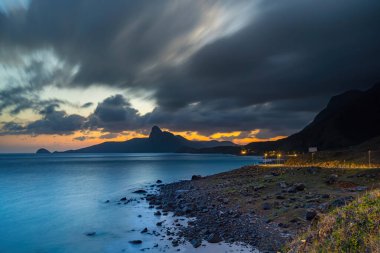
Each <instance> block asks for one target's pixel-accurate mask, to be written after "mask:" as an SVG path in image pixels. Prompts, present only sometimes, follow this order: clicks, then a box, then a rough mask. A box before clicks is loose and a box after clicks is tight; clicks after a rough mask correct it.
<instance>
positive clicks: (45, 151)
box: [36, 148, 51, 154]
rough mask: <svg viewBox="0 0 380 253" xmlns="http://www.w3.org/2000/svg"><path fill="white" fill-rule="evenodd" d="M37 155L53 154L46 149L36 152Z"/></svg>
mask: <svg viewBox="0 0 380 253" xmlns="http://www.w3.org/2000/svg"><path fill="white" fill-rule="evenodd" d="M36 154H51V153H50V151H49V150H47V149H46V148H40V149H39V150H37V151H36Z"/></svg>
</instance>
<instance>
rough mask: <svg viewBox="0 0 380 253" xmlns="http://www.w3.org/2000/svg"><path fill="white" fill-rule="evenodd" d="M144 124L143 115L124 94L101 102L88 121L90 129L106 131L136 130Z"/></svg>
mask: <svg viewBox="0 0 380 253" xmlns="http://www.w3.org/2000/svg"><path fill="white" fill-rule="evenodd" d="M142 125H143V124H142V117H140V115H139V114H138V111H137V110H136V109H134V108H132V107H131V104H130V103H129V102H128V101H127V100H126V99H125V98H124V97H123V96H122V95H115V96H111V97H109V98H106V99H105V100H104V101H102V102H101V103H99V104H98V105H97V107H96V109H95V111H94V113H92V114H91V115H90V116H89V119H88V123H87V126H88V127H89V128H90V129H103V130H104V131H106V132H119V131H123V130H135V129H138V128H140V127H141V126H142Z"/></svg>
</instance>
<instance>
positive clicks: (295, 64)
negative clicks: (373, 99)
mask: <svg viewBox="0 0 380 253" xmlns="http://www.w3.org/2000/svg"><path fill="white" fill-rule="evenodd" d="M244 10H246V11H244ZM379 11H380V2H377V1H370V2H368V1H356V0H337V1H329V0H321V1H304V0H286V1H274V2H273V1H239V2H236V1H217V2H205V1H196V2H194V1H179V2H176V3H173V2H172V1H157V2H153V3H152V2H151V1H122V0H116V1H113V2H112V4H110V3H108V2H106V1H100V0H93V1H87V0H66V1H54V2H53V1H49V0H32V1H31V2H30V4H29V5H28V6H27V7H25V8H20V9H19V10H17V11H12V12H9V13H3V12H1V11H0V56H1V60H0V61H1V62H2V63H3V64H6V65H7V66H8V65H12V66H14V67H15V68H17V67H20V66H21V67H22V69H24V71H23V74H22V76H24V77H25V78H23V79H22V80H21V84H18V85H11V84H7V85H6V89H2V90H0V112H4V110H5V109H9V108H11V114H14V115H17V114H18V113H19V112H20V111H22V110H25V109H27V108H33V109H34V110H41V109H42V108H44V107H46V106H47V105H49V104H51V103H54V101H40V99H39V96H38V91H39V90H41V89H43V87H46V86H49V85H50V86H57V87H65V88H79V87H90V86H95V85H97V86H103V87H113V88H114V87H117V88H119V89H120V90H122V91H125V92H133V91H136V90H139V91H142V92H144V91H147V92H149V94H152V95H151V97H152V99H153V100H154V101H155V102H156V104H157V107H156V108H155V109H154V111H153V112H151V113H148V114H146V115H144V116H141V115H139V114H138V112H137V110H136V109H135V108H133V107H132V106H131V105H130V103H129V102H128V101H127V100H126V99H125V98H124V97H122V96H121V95H116V96H114V97H110V98H108V99H106V100H104V101H101V102H100V103H99V104H98V105H97V106H96V109H95V110H94V112H93V113H92V114H91V115H90V116H89V117H87V118H84V117H82V116H79V115H68V114H66V113H65V112H63V111H58V110H57V109H56V108H55V110H54V112H53V113H52V114H51V115H49V116H48V115H42V116H43V118H42V119H41V121H36V122H33V123H30V126H29V128H27V129H26V130H25V131H26V132H33V131H34V132H36V133H38V130H37V129H45V130H43V131H41V132H45V133H47V132H49V131H50V132H52V133H53V132H58V133H65V132H70V129H83V128H84V129H88V128H89V129H101V130H102V131H104V132H107V133H108V132H110V133H118V132H121V131H125V130H136V129H146V128H148V127H150V125H152V124H159V125H161V126H163V127H167V128H170V129H175V130H179V131H180V130H199V131H202V132H204V133H211V132H221V131H235V130H236V131H238V130H241V131H249V130H252V129H262V131H261V132H260V133H259V135H260V134H262V135H265V136H270V135H287V134H290V133H292V132H294V131H297V130H299V129H300V128H301V127H303V126H304V125H305V124H306V123H308V122H309V121H310V120H311V119H312V117H313V116H314V115H315V113H316V112H317V111H319V110H321V109H322V108H323V107H324V105H325V104H326V102H327V100H328V98H329V97H331V96H332V95H335V94H337V93H339V92H342V91H345V90H348V89H351V88H358V89H365V88H367V87H369V86H370V85H372V84H374V83H376V81H378V80H380V73H379V71H378V70H379V69H380V62H379V61H378V59H379V58H380V50H379V46H378V45H379V44H380V34H379V33H378V31H379V30H380V17H379V15H378V13H379ZM247 13H248V14H247ZM247 15H248V16H247ZM68 17H70V18H68ZM231 17H233V18H231ZM226 31H228V32H226ZM44 52H45V53H44ZM46 52H49V54H46ZM47 55H53V56H54V57H47ZM42 56H44V57H42ZM25 57H26V58H27V59H29V60H28V61H27V64H25ZM41 59H49V61H48V62H49V64H46V63H44V61H43V60H41ZM50 63H53V64H50ZM49 66H55V67H54V68H51V67H49ZM25 81H26V82H25ZM55 102H56V103H58V102H59V101H55ZM61 103H63V101H61ZM86 107H90V104H86ZM53 116H54V117H57V119H59V120H61V121H64V122H63V123H65V124H64V125H65V126H71V128H70V127H68V129H69V131H65V130H62V131H61V130H60V129H59V127H58V126H53V125H52V122H51V121H50V119H51V118H52V117H53ZM37 122H38V123H37ZM61 123H62V122H61ZM9 127H10V126H9Z"/></svg>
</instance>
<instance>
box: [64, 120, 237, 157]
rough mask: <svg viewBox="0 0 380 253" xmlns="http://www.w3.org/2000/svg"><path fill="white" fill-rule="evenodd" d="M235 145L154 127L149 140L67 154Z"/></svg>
mask: <svg viewBox="0 0 380 253" xmlns="http://www.w3.org/2000/svg"><path fill="white" fill-rule="evenodd" d="M233 145H235V144H233V143H232V142H227V141H226V142H219V141H190V140H187V139H186V138H184V137H182V136H179V135H174V134H172V133H170V132H166V131H162V130H161V129H160V128H159V127H157V126H154V127H153V128H152V130H151V132H150V135H149V137H148V138H135V139H131V140H128V141H124V142H104V143H101V144H97V145H94V146H90V147H86V148H81V149H77V150H68V151H65V153H171V152H177V151H179V150H180V149H185V148H191V149H199V148H211V147H216V146H233Z"/></svg>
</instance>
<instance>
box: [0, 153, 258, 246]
mask: <svg viewBox="0 0 380 253" xmlns="http://www.w3.org/2000/svg"><path fill="white" fill-rule="evenodd" d="M259 161H260V159H259V158H255V157H237V156H229V155H190V154H67V155H63V154H59V155H34V154H17V155H16V154H14V155H0V253H8V252H10V253H13V252H14V253H18V252H20V253H21V252H28V253H29V252H32V253H33V252H36V253H37V252H38V253H43V252H44V253H45V252H46V253H47V252H49V253H50V252H70V253H72V252H75V253H82V252H86V253H91V252H140V250H141V249H144V248H149V249H146V250H145V251H146V252H164V251H165V252H177V251H176V250H177V248H171V247H170V242H167V241H166V240H165V239H164V240H160V239H161V238H160V237H155V236H152V235H149V234H141V233H140V231H141V230H142V229H143V228H144V227H148V229H149V230H150V231H152V230H154V229H157V228H156V227H155V224H156V222H158V221H159V220H163V219H166V220H168V219H171V217H169V216H167V217H155V216H154V215H153V211H154V210H151V209H149V208H148V205H147V203H145V201H141V202H140V203H138V202H137V201H135V202H132V203H130V204H128V205H118V204H117V202H118V200H119V199H120V198H121V197H124V196H126V197H127V198H139V195H137V194H133V193H132V192H133V191H134V190H136V189H139V188H141V187H144V186H148V185H150V184H152V183H155V182H156V180H157V179H161V180H162V181H163V182H164V183H168V182H173V181H178V180H182V179H189V178H190V177H191V176H192V175H193V174H200V175H210V174H215V173H219V172H223V171H228V170H231V169H234V168H238V167H241V166H243V165H247V164H254V163H258V162H259ZM106 200H110V202H109V203H105V201H106ZM138 215H142V217H141V218H139V217H138ZM167 222H170V221H167ZM93 231H94V232H96V235H95V236H86V235H85V233H87V232H93ZM136 239H139V240H143V243H142V245H137V246H136V245H131V244H130V243H128V241H129V240H136ZM156 243H157V244H158V245H159V246H158V247H156V248H153V245H155V244H156ZM166 245H169V246H166ZM218 247H221V248H218ZM222 247H224V248H222ZM225 249H226V246H225V245H224V246H223V245H219V246H218V245H213V246H210V247H209V250H207V251H205V250H206V249H205V248H203V251H202V250H201V249H198V251H194V249H192V247H182V248H181V252H227V251H226V250H225ZM228 252H229V251H228Z"/></svg>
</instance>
